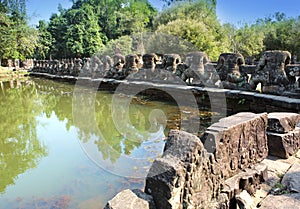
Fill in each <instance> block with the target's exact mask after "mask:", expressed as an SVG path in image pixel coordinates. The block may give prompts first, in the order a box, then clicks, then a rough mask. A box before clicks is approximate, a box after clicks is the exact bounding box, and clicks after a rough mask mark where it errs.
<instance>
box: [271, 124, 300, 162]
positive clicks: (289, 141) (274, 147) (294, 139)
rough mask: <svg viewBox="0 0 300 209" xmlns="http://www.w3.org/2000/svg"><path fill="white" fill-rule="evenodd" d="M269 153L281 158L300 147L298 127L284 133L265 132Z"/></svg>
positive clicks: (288, 155)
mask: <svg viewBox="0 0 300 209" xmlns="http://www.w3.org/2000/svg"><path fill="white" fill-rule="evenodd" d="M267 136H268V147H269V154H270V155H273V156H277V157H281V158H289V157H290V156H291V155H294V154H296V153H297V151H298V150H299V148H300V128H296V129H295V130H294V131H290V132H289V133H286V134H278V133H271V132H267Z"/></svg>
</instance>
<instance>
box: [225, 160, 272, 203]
mask: <svg viewBox="0 0 300 209" xmlns="http://www.w3.org/2000/svg"><path fill="white" fill-rule="evenodd" d="M267 178H268V174H267V166H266V165H265V164H263V163H258V164H256V165H254V166H253V168H248V169H246V170H245V171H240V172H239V173H238V174H236V175H234V176H233V177H231V178H229V179H227V180H226V181H225V186H224V189H223V190H222V192H223V193H226V194H227V196H228V198H229V200H232V199H234V198H235V196H236V195H238V194H240V193H241V192H242V191H243V190H245V191H247V192H248V193H249V194H254V193H255V191H256V190H257V189H258V188H259V185H260V184H261V183H262V182H265V181H266V180H267Z"/></svg>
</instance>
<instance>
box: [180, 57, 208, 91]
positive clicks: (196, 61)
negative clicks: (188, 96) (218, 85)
mask: <svg viewBox="0 0 300 209" xmlns="http://www.w3.org/2000/svg"><path fill="white" fill-rule="evenodd" d="M208 62H210V60H209V58H208V56H207V54H206V53H205V52H192V53H189V54H187V55H186V59H185V62H184V63H182V64H179V65H177V68H176V75H177V76H179V77H180V78H181V79H182V80H183V81H187V80H188V83H189V84H193V85H201V86H203V85H212V84H213V81H212V80H211V77H212V74H211V72H208V71H206V70H205V65H206V64H207V63H208ZM191 79H192V81H191Z"/></svg>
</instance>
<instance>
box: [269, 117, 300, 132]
mask: <svg viewBox="0 0 300 209" xmlns="http://www.w3.org/2000/svg"><path fill="white" fill-rule="evenodd" d="M299 122H300V115H299V114H297V113H288V112H279V113H277V112H274V113H269V114H268V129H267V131H269V132H275V133H280V134H283V133H288V132H289V131H293V130H294V129H295V128H296V126H297V125H298V123H299Z"/></svg>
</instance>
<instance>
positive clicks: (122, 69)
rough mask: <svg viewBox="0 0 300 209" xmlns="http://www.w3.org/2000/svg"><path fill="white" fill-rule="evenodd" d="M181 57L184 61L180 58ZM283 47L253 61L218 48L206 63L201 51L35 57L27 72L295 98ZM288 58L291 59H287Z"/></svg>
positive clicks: (294, 76) (297, 68)
mask: <svg viewBox="0 0 300 209" xmlns="http://www.w3.org/2000/svg"><path fill="white" fill-rule="evenodd" d="M182 58H184V61H182ZM292 60H293V59H292V56H291V54H290V53H289V52H287V51H280V50H273V51H266V52H264V53H263V54H262V56H261V58H260V60H259V61H258V63H257V64H256V65H254V61H253V57H249V58H247V60H246V61H247V63H248V64H245V63H246V62H245V59H244V57H243V56H242V55H241V54H239V53H222V54H221V55H220V56H219V59H218V61H217V63H212V62H210V59H209V57H208V55H207V54H206V53H205V52H200V51H198V52H191V53H188V54H186V55H179V54H164V55H157V54H155V53H148V54H144V55H137V54H129V55H126V56H124V55H122V54H115V55H114V56H113V57H112V58H111V57H110V56H107V55H103V56H99V57H98V56H93V57H91V58H83V59H80V58H74V59H62V60H34V63H33V68H32V72H35V73H48V74H52V75H58V76H75V77H78V76H80V77H90V78H92V79H97V78H109V79H117V80H123V79H127V80H142V81H151V82H161V83H165V82H168V83H179V80H181V81H183V82H186V84H187V85H194V86H205V87H221V88H226V89H236V90H247V91H256V89H257V86H258V84H260V85H261V92H263V93H270V94H277V95H287V96H291V97H293V96H295V97H297V95H298V93H300V86H299V81H298V77H299V76H300V65H299V64H297V63H296V60H295V58H294V60H293V61H292ZM291 63H293V64H291Z"/></svg>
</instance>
